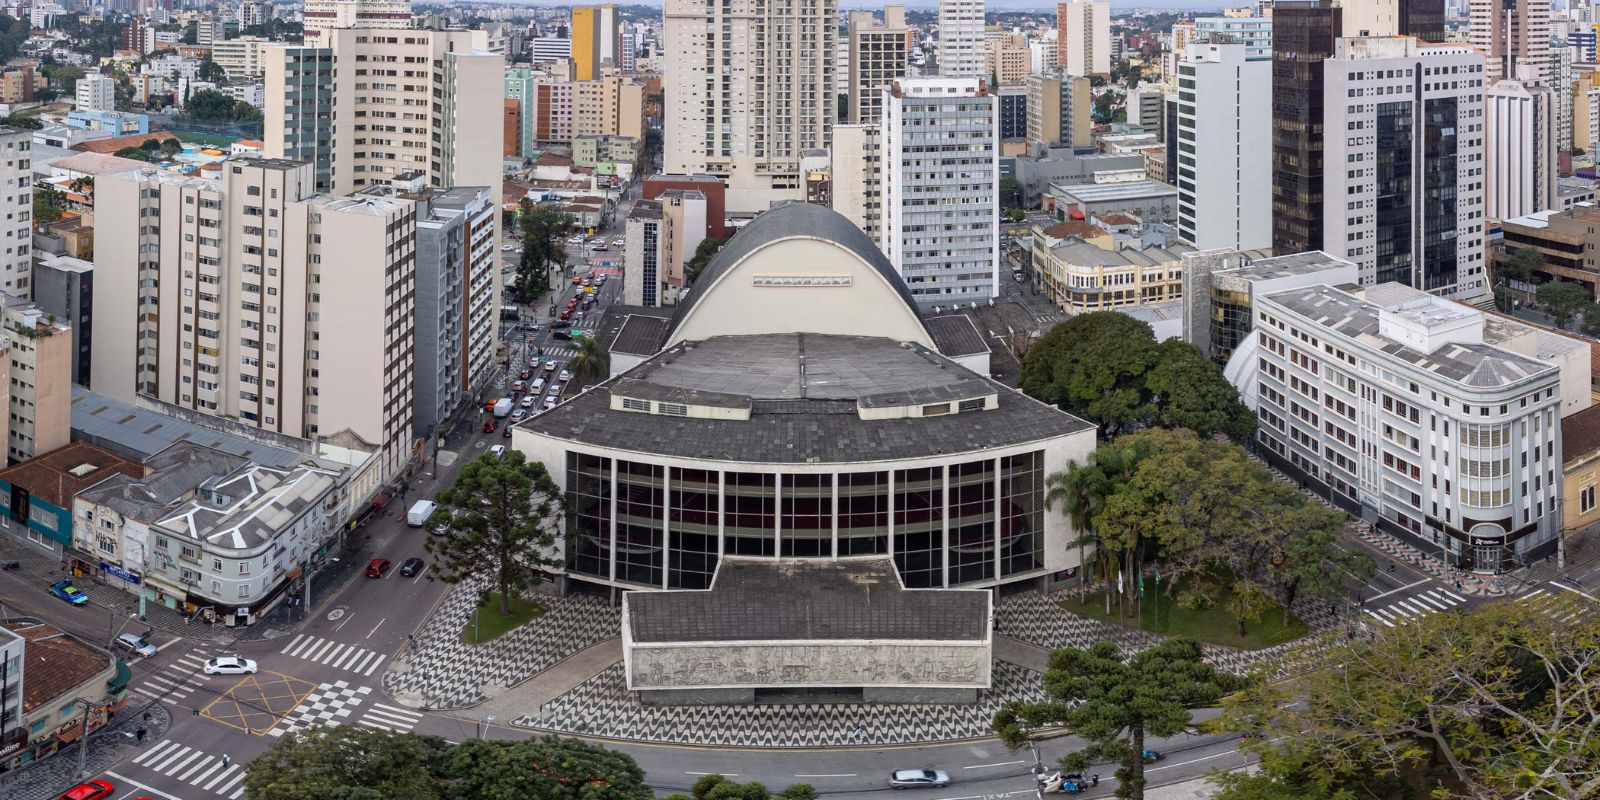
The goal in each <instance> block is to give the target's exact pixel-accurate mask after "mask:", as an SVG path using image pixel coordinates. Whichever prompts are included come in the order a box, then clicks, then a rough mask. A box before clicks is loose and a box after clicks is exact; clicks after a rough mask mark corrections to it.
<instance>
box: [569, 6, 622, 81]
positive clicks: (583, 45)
mask: <svg viewBox="0 0 1600 800" xmlns="http://www.w3.org/2000/svg"><path fill="white" fill-rule="evenodd" d="M619 22H620V20H619V19H618V18H617V7H616V6H614V5H611V4H609V3H608V4H606V5H600V6H573V7H572V66H573V75H572V77H573V78H574V79H576V80H580V81H587V80H592V79H594V78H598V77H600V76H601V74H603V72H604V70H605V69H607V68H610V69H616V68H617V67H618V66H619V64H618V55H619V53H620V51H621V50H622V30H621V28H619V27H618V23H619Z"/></svg>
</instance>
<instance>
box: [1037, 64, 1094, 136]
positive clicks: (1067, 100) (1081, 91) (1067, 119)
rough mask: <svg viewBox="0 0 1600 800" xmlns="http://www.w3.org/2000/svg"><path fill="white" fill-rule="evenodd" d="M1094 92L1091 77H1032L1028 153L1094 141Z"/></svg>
mask: <svg viewBox="0 0 1600 800" xmlns="http://www.w3.org/2000/svg"><path fill="white" fill-rule="evenodd" d="M1093 106H1094V94H1093V90H1092V89H1091V87H1090V84H1089V79H1088V78H1087V77H1077V76H1073V75H1031V76H1029V77H1028V152H1029V153H1030V154H1031V153H1037V152H1039V151H1040V150H1043V149H1046V148H1051V147H1074V146H1077V147H1082V146H1086V145H1090V144H1093V143H1094V140H1093V136H1092V133H1091V132H1092V130H1093V127H1094V122H1093V120H1092V119H1091V118H1090V116H1089V111H1090V110H1091V108H1092V107H1093Z"/></svg>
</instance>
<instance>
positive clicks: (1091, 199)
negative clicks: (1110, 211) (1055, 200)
mask: <svg viewBox="0 0 1600 800" xmlns="http://www.w3.org/2000/svg"><path fill="white" fill-rule="evenodd" d="M1052 188H1054V189H1055V191H1056V192H1057V193H1059V194H1062V195H1066V196H1068V197H1071V198H1073V199H1076V200H1077V201H1079V202H1082V203H1112V202H1116V201H1118V200H1137V199H1142V198H1146V197H1155V196H1159V195H1166V194H1170V195H1176V194H1177V193H1178V190H1177V188H1176V187H1173V186H1168V185H1167V184H1165V183H1158V182H1156V181H1128V182H1127V183H1071V184H1059V183H1058V184H1053V186H1052Z"/></svg>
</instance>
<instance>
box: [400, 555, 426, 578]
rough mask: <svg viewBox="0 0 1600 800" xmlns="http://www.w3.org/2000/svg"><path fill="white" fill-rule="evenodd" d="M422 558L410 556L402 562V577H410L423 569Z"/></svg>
mask: <svg viewBox="0 0 1600 800" xmlns="http://www.w3.org/2000/svg"><path fill="white" fill-rule="evenodd" d="M422 567H423V564H422V559H420V558H408V559H406V560H405V561H403V562H401V564H400V575H401V577H405V578H409V577H412V576H413V575H416V574H417V573H419V572H421V571H422Z"/></svg>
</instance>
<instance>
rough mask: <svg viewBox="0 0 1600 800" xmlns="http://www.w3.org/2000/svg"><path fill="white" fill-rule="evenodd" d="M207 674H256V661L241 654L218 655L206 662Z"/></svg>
mask: <svg viewBox="0 0 1600 800" xmlns="http://www.w3.org/2000/svg"><path fill="white" fill-rule="evenodd" d="M205 671H206V674H207V675H254V674H256V662H254V661H251V660H250V659H248V658H240V657H239V656H217V657H216V658H213V659H211V660H210V661H207V662H206V665H205Z"/></svg>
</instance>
